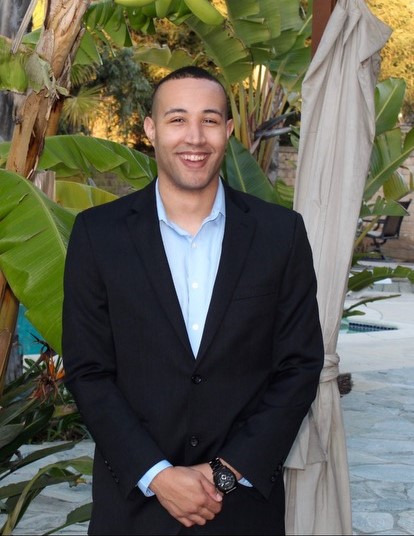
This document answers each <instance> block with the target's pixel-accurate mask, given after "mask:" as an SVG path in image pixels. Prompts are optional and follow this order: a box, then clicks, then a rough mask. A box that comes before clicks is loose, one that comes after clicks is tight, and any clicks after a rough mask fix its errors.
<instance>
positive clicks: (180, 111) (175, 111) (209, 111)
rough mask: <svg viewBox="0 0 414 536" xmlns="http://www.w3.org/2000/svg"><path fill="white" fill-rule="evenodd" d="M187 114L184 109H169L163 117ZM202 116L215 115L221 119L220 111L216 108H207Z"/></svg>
mask: <svg viewBox="0 0 414 536" xmlns="http://www.w3.org/2000/svg"><path fill="white" fill-rule="evenodd" d="M186 113H188V110H186V109H185V108H171V109H170V110H167V111H166V112H165V114H164V116H167V115H171V114H186ZM202 113H203V114H216V115H219V116H220V117H223V112H221V111H220V110H217V109H216V108H207V109H206V110H203V111H202Z"/></svg>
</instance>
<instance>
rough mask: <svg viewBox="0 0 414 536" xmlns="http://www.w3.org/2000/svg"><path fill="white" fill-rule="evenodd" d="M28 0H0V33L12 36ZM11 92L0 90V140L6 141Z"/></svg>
mask: <svg viewBox="0 0 414 536" xmlns="http://www.w3.org/2000/svg"><path fill="white" fill-rule="evenodd" d="M29 3H30V0H2V1H1V2H0V35H4V36H5V37H10V38H13V37H14V36H15V35H16V32H17V30H18V29H19V26H20V23H21V21H22V18H23V16H24V14H25V13H26V10H27V7H28V5H29ZM14 107H15V103H14V95H13V93H8V92H5V91H0V117H1V121H0V141H2V140H3V141H8V140H10V139H11V137H12V134H13V119H12V118H13V109H14Z"/></svg>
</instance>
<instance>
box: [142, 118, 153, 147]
mask: <svg viewBox="0 0 414 536" xmlns="http://www.w3.org/2000/svg"><path fill="white" fill-rule="evenodd" d="M144 131H145V134H146V135H147V138H148V139H149V141H150V142H151V144H152V145H154V138H155V123H154V121H153V119H152V118H151V117H148V116H147V117H146V118H145V119H144Z"/></svg>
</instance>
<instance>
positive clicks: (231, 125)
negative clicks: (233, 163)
mask: <svg viewBox="0 0 414 536" xmlns="http://www.w3.org/2000/svg"><path fill="white" fill-rule="evenodd" d="M226 129H227V139H229V138H230V136H231V134H232V132H233V129H234V123H233V119H228V120H227V125H226Z"/></svg>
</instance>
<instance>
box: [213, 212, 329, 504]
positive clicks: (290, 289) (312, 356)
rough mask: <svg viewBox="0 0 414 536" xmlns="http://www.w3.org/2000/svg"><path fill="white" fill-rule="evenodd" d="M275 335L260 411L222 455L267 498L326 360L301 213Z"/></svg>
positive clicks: (283, 283) (234, 436)
mask: <svg viewBox="0 0 414 536" xmlns="http://www.w3.org/2000/svg"><path fill="white" fill-rule="evenodd" d="M273 336H274V340H273V363H274V369H273V371H272V375H271V378H270V379H269V383H268V386H267V389H266V390H265V392H264V395H263V397H262V398H261V401H260V403H259V404H258V406H257V408H256V411H255V412H254V413H253V414H252V415H251V416H250V417H249V418H248V419H247V420H246V422H245V423H244V424H243V426H242V427H240V429H239V430H238V431H237V432H236V433H235V434H234V435H232V436H231V439H229V440H228V441H227V442H226V444H225V445H224V446H223V448H222V449H221V450H220V453H219V455H220V456H221V457H222V458H223V459H224V460H226V461H227V462H228V463H229V464H230V465H232V466H233V467H235V468H236V469H237V470H238V471H239V472H240V473H241V474H242V475H243V476H244V477H245V478H247V479H248V480H249V481H250V482H251V483H252V484H253V485H254V486H255V487H256V488H257V489H258V490H259V491H260V492H261V493H262V495H264V496H265V497H267V496H268V495H269V494H270V492H271V490H272V486H273V484H274V482H275V481H276V479H277V478H281V475H282V469H283V463H284V461H285V459H286V457H287V456H288V454H289V451H290V449H291V446H292V444H293V442H294V440H295V437H296V435H297V432H298V430H299V428H300V425H301V423H302V420H303V418H304V417H305V415H306V413H307V412H308V410H309V408H310V406H311V404H312V401H313V400H314V398H315V395H316V392H317V387H318V383H319V375H320V372H321V369H322V366H323V360H324V348H323V341H322V334H321V328H320V323H319V313H318V306H317V301H316V278H315V273H314V268H313V261H312V254H311V249H310V245H309V242H308V239H307V236H306V231H305V227H304V224H303V220H302V217H301V216H300V215H299V214H297V217H296V224H295V231H294V233H293V239H292V243H291V247H290V254H289V258H288V261H287V264H286V266H285V270H284V277H283V281H282V284H281V285H280V292H279V295H278V296H277V303H276V315H275V326H274V335H273Z"/></svg>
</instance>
